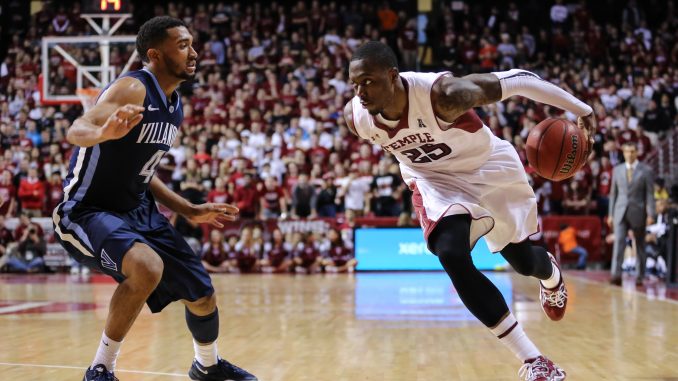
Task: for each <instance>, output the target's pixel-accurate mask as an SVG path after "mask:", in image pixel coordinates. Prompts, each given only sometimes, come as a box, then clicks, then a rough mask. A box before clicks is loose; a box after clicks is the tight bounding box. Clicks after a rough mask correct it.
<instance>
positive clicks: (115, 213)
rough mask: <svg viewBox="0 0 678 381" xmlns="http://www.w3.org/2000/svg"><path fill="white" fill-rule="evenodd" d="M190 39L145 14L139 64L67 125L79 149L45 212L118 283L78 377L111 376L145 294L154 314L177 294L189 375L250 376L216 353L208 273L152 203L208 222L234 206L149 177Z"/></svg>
mask: <svg viewBox="0 0 678 381" xmlns="http://www.w3.org/2000/svg"><path fill="white" fill-rule="evenodd" d="M192 41H193V39H192V37H191V34H190V33H189V31H188V29H187V28H186V26H185V25H184V23H183V22H182V21H180V20H177V19H174V18H170V17H156V18H153V19H151V20H149V21H147V22H146V23H145V24H144V25H143V26H142V27H141V29H140V30H139V34H138V36H137V40H136V47H137V51H138V53H139V56H140V57H141V60H142V61H143V63H144V66H145V67H144V69H142V70H139V71H134V72H129V73H126V74H124V75H122V76H121V77H120V78H118V79H117V80H116V81H114V82H113V83H112V84H110V85H109V86H108V87H107V88H106V89H104V90H103V92H102V93H101V95H100V96H99V99H98V101H97V103H96V105H95V106H94V107H93V108H92V109H91V110H89V111H87V112H86V113H85V114H84V115H83V116H82V117H80V118H79V119H77V120H76V121H75V122H74V123H73V125H72V126H71V127H70V128H69V129H68V135H67V139H68V141H69V142H70V143H72V144H74V145H76V146H77V148H76V150H75V151H74V153H73V156H72V157H71V162H70V170H69V174H68V177H67V178H66V179H65V181H64V186H65V189H64V201H63V202H62V203H61V204H59V205H58V206H57V208H56V209H55V210H54V213H53V219H54V227H55V231H56V235H57V237H58V239H59V241H60V242H61V244H62V245H63V246H64V247H65V248H66V249H67V250H68V252H69V253H70V254H71V255H72V256H73V257H74V258H75V259H76V260H77V261H79V262H81V263H84V264H87V265H89V266H94V267H97V268H99V269H100V270H101V271H103V272H104V273H106V274H108V275H110V276H112V277H113V278H114V279H115V280H116V281H118V283H119V285H118V287H117V289H116V290H115V292H114V293H113V297H112V299H111V302H110V306H109V312H108V318H107V320H106V327H105V329H104V332H103V335H102V338H101V341H100V343H99V349H98V350H97V353H96V356H95V357H94V360H93V361H92V365H91V366H90V367H89V368H88V369H87V371H86V372H85V376H84V378H83V380H84V381H114V380H117V378H116V377H115V376H114V369H115V362H116V359H117V356H118V353H119V350H120V345H121V343H122V341H123V339H124V338H125V335H126V334H127V332H128V331H129V329H130V327H131V326H132V324H133V323H134V321H135V319H136V318H137V315H138V314H139V312H140V311H141V308H142V307H143V305H144V303H146V304H148V306H149V308H150V309H151V311H152V312H154V313H156V312H160V311H161V310H162V309H163V308H164V307H165V306H167V305H168V304H169V303H171V302H173V301H177V300H178V301H181V302H182V303H183V304H184V305H185V315H186V324H187V325H188V329H189V331H190V332H191V334H192V336H193V343H194V350H195V359H194V361H193V364H192V366H191V369H190V370H189V376H190V378H191V379H192V380H207V381H217V380H219V381H223V380H237V381H240V380H248V381H255V380H257V378H256V377H254V376H253V375H251V374H250V373H248V372H246V371H245V370H243V369H240V368H238V367H237V366H235V365H232V364H231V363H229V362H228V361H226V360H224V359H222V358H220V357H218V356H217V345H216V340H217V336H218V334H219V313H218V310H217V307H216V297H215V295H214V288H213V287H212V282H211V280H210V277H209V275H208V274H207V272H206V271H205V268H204V267H203V266H202V264H201V262H200V257H199V256H198V255H197V254H195V253H193V252H192V250H191V248H190V247H189V246H188V244H187V243H186V241H184V239H183V238H182V236H181V235H180V234H179V233H178V232H177V231H176V230H175V229H174V228H173V227H172V226H171V225H170V223H169V222H168V220H167V219H166V218H165V217H163V216H162V215H161V214H160V213H159V212H158V209H157V207H156V204H155V203H156V201H157V202H159V203H161V204H163V205H165V206H167V207H168V208H170V209H171V210H173V211H174V212H176V213H178V214H181V215H183V216H185V217H186V218H187V219H189V220H191V221H193V222H195V223H210V224H212V225H214V226H216V227H221V226H223V224H222V222H224V221H233V220H235V219H236V218H237V214H238V209H237V208H236V207H234V206H231V205H228V204H220V203H207V204H201V205H195V204H192V203H190V202H188V201H187V200H185V199H183V198H181V197H180V196H179V195H177V194H176V193H174V192H172V191H171V190H170V189H168V188H167V187H166V186H165V185H164V184H163V183H162V181H160V180H159V179H158V178H157V177H155V176H154V174H155V169H156V167H157V165H158V164H159V163H160V160H161V159H162V157H163V155H164V154H165V153H166V152H167V151H168V150H169V148H170V147H171V146H172V144H173V142H174V140H175V138H176V135H177V132H178V129H179V126H180V125H181V122H182V120H183V112H182V107H181V102H180V97H179V94H178V93H177V91H176V89H177V87H178V86H179V84H180V83H181V82H183V81H186V80H190V79H191V78H193V77H194V75H195V70H196V59H197V53H196V52H195V50H193V47H192V46H191V45H192Z"/></svg>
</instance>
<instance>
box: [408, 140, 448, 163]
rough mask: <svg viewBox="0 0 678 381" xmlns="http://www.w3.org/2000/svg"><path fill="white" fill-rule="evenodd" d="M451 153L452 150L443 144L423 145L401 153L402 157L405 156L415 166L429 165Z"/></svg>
mask: <svg viewBox="0 0 678 381" xmlns="http://www.w3.org/2000/svg"><path fill="white" fill-rule="evenodd" d="M451 153H452V148H450V146H448V145H447V144H445V143H438V144H424V145H421V146H419V147H417V148H413V149H408V150H405V151H403V155H405V156H407V158H408V159H410V160H411V161H412V162H413V163H415V164H421V163H430V162H432V161H436V160H439V159H441V158H443V157H445V156H447V155H449V154H451Z"/></svg>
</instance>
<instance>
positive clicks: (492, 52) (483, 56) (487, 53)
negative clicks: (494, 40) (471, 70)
mask: <svg viewBox="0 0 678 381" xmlns="http://www.w3.org/2000/svg"><path fill="white" fill-rule="evenodd" d="M480 45H481V47H480V50H479V51H478V58H479V59H480V67H481V68H482V69H483V70H485V71H488V72H489V71H491V70H492V69H494V66H495V61H496V59H497V48H496V47H495V46H494V45H492V44H491V43H490V42H489V41H488V40H486V39H484V38H483V39H481V40H480Z"/></svg>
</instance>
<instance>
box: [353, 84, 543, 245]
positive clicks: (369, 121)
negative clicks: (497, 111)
mask: <svg viewBox="0 0 678 381" xmlns="http://www.w3.org/2000/svg"><path fill="white" fill-rule="evenodd" d="M444 75H450V74H449V73H412V72H406V73H400V76H401V78H402V79H403V84H404V85H405V87H406V91H407V98H408V103H407V108H406V109H405V111H404V113H403V116H402V118H401V120H400V121H399V122H398V125H397V126H395V127H392V128H391V127H388V126H385V125H383V124H381V123H380V122H379V121H378V120H376V119H375V118H374V117H373V116H372V115H370V113H369V112H368V111H367V110H366V109H365V108H363V107H362V105H361V104H360V99H359V98H358V97H357V96H356V97H354V98H353V100H352V101H351V102H352V106H353V124H354V125H355V129H356V132H357V133H358V135H359V136H360V137H362V138H363V139H368V140H371V141H372V142H373V143H374V144H379V145H381V147H382V148H383V149H384V150H385V151H387V152H390V153H392V154H393V155H394V156H395V157H396V158H397V159H398V161H399V162H400V169H401V172H402V175H403V179H404V180H405V182H406V183H407V185H408V186H409V187H410V189H411V190H412V192H413V195H412V204H413V206H414V208H415V210H416V212H417V215H418V219H419V221H420V223H421V225H422V229H423V230H424V235H425V236H426V237H428V235H429V234H430V233H431V232H432V231H433V229H434V228H435V226H436V224H437V221H438V220H439V219H440V218H442V217H444V216H448V215H454V214H470V215H471V217H472V222H471V231H470V237H469V238H470V243H471V247H473V245H475V243H476V241H477V240H478V238H480V237H481V236H485V238H486V240H487V244H488V246H489V248H490V250H492V251H499V250H501V249H502V248H504V247H505V246H506V245H507V244H509V243H511V242H520V241H522V240H524V239H525V238H527V237H528V236H529V235H531V234H533V233H535V232H537V231H538V226H537V203H536V198H535V196H534V192H533V191H532V188H531V187H530V185H529V184H528V181H527V175H526V174H525V170H524V169H523V165H522V162H521V161H520V158H519V157H518V154H517V153H516V151H515V149H514V148H513V146H512V145H511V144H510V143H509V142H506V141H503V140H501V139H499V138H497V137H496V136H494V135H493V134H492V132H491V131H490V129H489V128H488V127H487V126H485V125H484V124H483V122H482V121H481V120H480V118H478V116H477V115H476V113H475V112H474V111H473V110H469V111H467V112H466V113H464V114H463V115H461V116H460V117H459V118H457V119H456V120H455V121H453V122H452V123H439V120H438V118H436V116H435V114H434V111H433V105H432V104H431V88H432V87H433V85H434V84H435V82H436V81H437V80H439V79H440V78H442V77H443V76H444Z"/></svg>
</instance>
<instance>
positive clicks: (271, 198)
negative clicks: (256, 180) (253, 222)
mask: <svg viewBox="0 0 678 381" xmlns="http://www.w3.org/2000/svg"><path fill="white" fill-rule="evenodd" d="M260 202H261V207H260V208H259V210H260V211H261V212H260V217H259V218H260V219H262V220H266V219H269V218H279V217H280V216H281V215H282V214H283V213H286V212H287V200H286V196H285V192H284V191H283V188H282V187H281V186H280V185H279V184H278V179H276V178H275V177H273V176H269V177H267V178H266V180H265V181H264V189H262V192H261V198H260Z"/></svg>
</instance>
